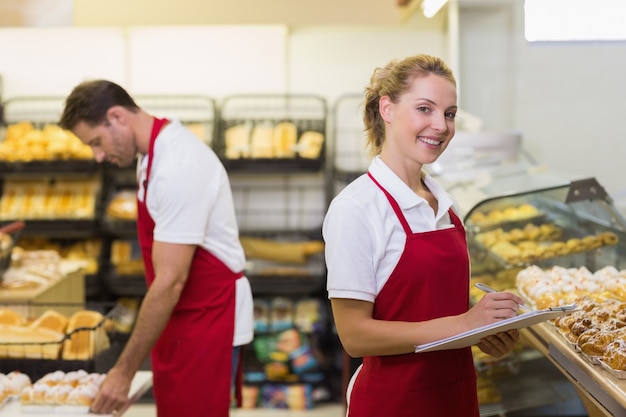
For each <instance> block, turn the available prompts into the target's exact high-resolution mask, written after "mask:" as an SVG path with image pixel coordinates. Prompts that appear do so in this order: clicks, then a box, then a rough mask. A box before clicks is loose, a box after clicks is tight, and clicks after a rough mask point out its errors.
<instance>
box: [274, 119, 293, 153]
mask: <svg viewBox="0 0 626 417" xmlns="http://www.w3.org/2000/svg"><path fill="white" fill-rule="evenodd" d="M273 136H274V143H273V148H274V156H275V157H276V158H293V157H294V156H295V152H294V146H295V144H296V141H297V140H298V129H297V128H296V125H295V124H293V123H291V122H281V123H278V124H276V126H274V132H273Z"/></svg>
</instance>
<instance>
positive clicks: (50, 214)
mask: <svg viewBox="0 0 626 417" xmlns="http://www.w3.org/2000/svg"><path fill="white" fill-rule="evenodd" d="M100 182H101V181H100V178H99V177H98V176H92V177H90V178H86V179H71V178H46V179H36V180H32V179H17V178H11V179H5V181H4V186H3V189H2V197H1V198H0V221H7V220H16V219H20V220H45V221H49V220H93V219H94V218H95V216H96V209H97V206H98V204H97V203H98V199H99V195H100Z"/></svg>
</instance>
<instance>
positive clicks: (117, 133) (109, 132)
mask: <svg viewBox="0 0 626 417" xmlns="http://www.w3.org/2000/svg"><path fill="white" fill-rule="evenodd" d="M72 132H73V133H74V134H75V135H76V136H78V138H79V139H80V140H81V141H82V142H83V143H84V144H85V145H88V146H90V147H91V149H92V150H93V155H94V158H95V159H96V161H98V162H99V163H102V162H104V161H107V162H110V163H112V164H115V165H117V166H119V167H122V168H124V167H129V166H131V165H132V164H133V163H134V162H135V158H136V156H137V147H136V146H135V140H134V137H133V135H132V132H131V131H130V130H129V129H127V128H125V127H124V126H121V125H119V124H118V123H116V121H115V119H107V120H105V121H104V122H102V123H100V124H98V125H96V126H90V125H89V124H87V123H85V122H83V121H81V122H78V124H76V126H74V129H72Z"/></svg>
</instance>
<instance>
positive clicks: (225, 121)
mask: <svg viewBox="0 0 626 417" xmlns="http://www.w3.org/2000/svg"><path fill="white" fill-rule="evenodd" d="M325 135H326V103H325V100H324V99H323V98H320V97H316V96H298V95H258V96H233V97H227V98H226V99H225V100H224V102H223V104H222V110H221V112H220V120H219V128H218V134H217V140H216V143H215V144H214V148H215V150H216V152H217V153H218V155H220V157H221V159H222V161H223V162H224V164H225V166H226V168H227V169H229V170H252V171H294V170H300V171H303V170H304V171H317V170H319V169H320V168H321V166H322V163H323V159H324V155H325V142H326V140H325V139H326V137H325Z"/></svg>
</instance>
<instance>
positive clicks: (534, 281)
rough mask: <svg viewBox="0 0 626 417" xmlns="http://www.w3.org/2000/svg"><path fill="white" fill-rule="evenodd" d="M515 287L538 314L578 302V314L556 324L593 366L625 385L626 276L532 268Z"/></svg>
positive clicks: (611, 272)
mask: <svg viewBox="0 0 626 417" xmlns="http://www.w3.org/2000/svg"><path fill="white" fill-rule="evenodd" d="M516 286H517V289H518V291H519V293H520V294H521V295H522V296H523V297H524V298H526V299H527V300H528V301H529V303H530V304H532V305H533V306H535V307H536V308H545V307H546V306H549V305H563V304H569V303H571V302H575V303H576V305H577V306H578V310H577V311H574V312H572V313H571V314H569V315H566V316H563V317H558V318H556V319H554V320H552V321H551V323H552V324H553V325H554V326H555V328H556V329H557V331H558V333H559V334H560V335H561V336H562V337H563V338H564V339H565V340H566V341H567V342H568V343H569V345H570V346H571V348H572V349H574V350H575V351H576V352H579V353H580V354H581V355H582V356H583V357H584V358H585V359H586V360H587V361H588V362H589V363H591V364H593V365H597V366H601V367H603V368H604V369H606V370H607V371H609V372H610V373H611V374H612V375H614V376H615V377H616V378H618V379H626V270H621V271H620V270H617V269H616V268H615V267H613V266H606V267H603V268H601V269H599V270H597V271H595V272H591V271H589V270H588V269H587V268H586V267H584V266H582V267H579V268H563V267H552V268H549V269H545V270H544V269H541V268H539V267H537V266H535V265H533V266H531V267H528V268H526V269H524V270H521V271H520V272H519V273H518V275H517V278H516Z"/></svg>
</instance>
